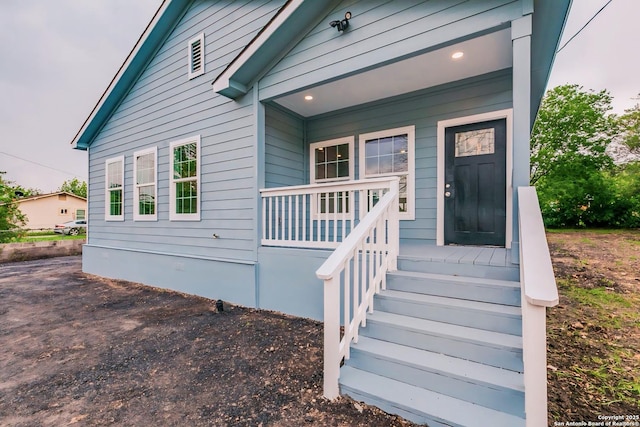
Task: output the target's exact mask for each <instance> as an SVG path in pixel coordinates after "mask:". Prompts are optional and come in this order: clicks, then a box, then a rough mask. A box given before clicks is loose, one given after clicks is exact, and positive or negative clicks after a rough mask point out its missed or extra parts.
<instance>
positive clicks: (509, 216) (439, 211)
mask: <svg viewBox="0 0 640 427" xmlns="http://www.w3.org/2000/svg"><path fill="white" fill-rule="evenodd" d="M498 119H506V121H507V150H506V156H507V164H506V174H507V176H506V183H507V188H505V191H506V192H507V193H506V203H507V212H506V220H505V226H506V227H507V228H506V230H505V247H507V248H510V247H511V240H512V237H513V236H512V228H511V227H512V224H513V188H512V187H513V182H512V178H513V173H512V168H513V159H512V157H513V109H512V108H509V109H506V110H498V111H491V112H488V113H482V114H474V115H472V116H465V117H458V118H455V119H448V120H440V121H438V135H437V144H438V146H437V156H438V162H437V185H436V245H438V246H444V167H445V165H444V160H445V159H444V134H445V129H446V128H449V127H453V126H460V125H467V124H472V123H478V122H486V121H490V120H498Z"/></svg>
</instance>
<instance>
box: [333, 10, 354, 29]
mask: <svg viewBox="0 0 640 427" xmlns="http://www.w3.org/2000/svg"><path fill="white" fill-rule="evenodd" d="M349 19H351V12H347V13H345V14H344V19H343V20H341V21H340V20H337V21H331V22H330V23H329V25H331V26H332V27H337V28H338V32H341V31H344V30H346V29H347V28H349Z"/></svg>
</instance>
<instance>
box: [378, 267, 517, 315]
mask: <svg viewBox="0 0 640 427" xmlns="http://www.w3.org/2000/svg"><path fill="white" fill-rule="evenodd" d="M387 289H390V290H396V291H405V292H415V293H419V294H426V295H434V296H441V297H450V298H458V299H464V300H470V301H479V302H488V303H493V304H502V305H510V306H515V307H519V306H520V283H519V282H518V281H514V280H503V279H487V278H480V277H468V276H458V275H448V274H439V273H425V272H417V271H400V270H399V271H395V272H392V273H388V274H387Z"/></svg>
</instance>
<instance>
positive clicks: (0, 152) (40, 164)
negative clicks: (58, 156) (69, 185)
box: [0, 151, 86, 179]
mask: <svg viewBox="0 0 640 427" xmlns="http://www.w3.org/2000/svg"><path fill="white" fill-rule="evenodd" d="M0 154H4V155H5V156H9V157H13V158H15V159H18V160H22V161H25V162H28V163H33V164H34V165H38V166H40V167H43V168H47V169H51V170H54V171H56V172H61V173H63V174H65V175H69V176H72V177H74V178H75V177H77V176H78V174H75V173H71V172H67V171H63V170H62V169H56V168H54V167H52V166H47V165H43V164H42V163H38V162H34V161H33V160H29V159H25V158H23V157H18V156H16V155H14V154H9V153H6V152H4V151H0ZM80 178H85V177H84V176H82V175H80ZM85 179H86V178H85Z"/></svg>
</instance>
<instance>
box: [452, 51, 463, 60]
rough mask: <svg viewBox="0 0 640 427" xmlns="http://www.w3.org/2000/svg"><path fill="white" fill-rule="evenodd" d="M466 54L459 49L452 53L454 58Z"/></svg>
mask: <svg viewBox="0 0 640 427" xmlns="http://www.w3.org/2000/svg"><path fill="white" fill-rule="evenodd" d="M463 56H464V52H461V51H457V52H453V54H452V55H451V58H452V59H460V58H462V57H463Z"/></svg>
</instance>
